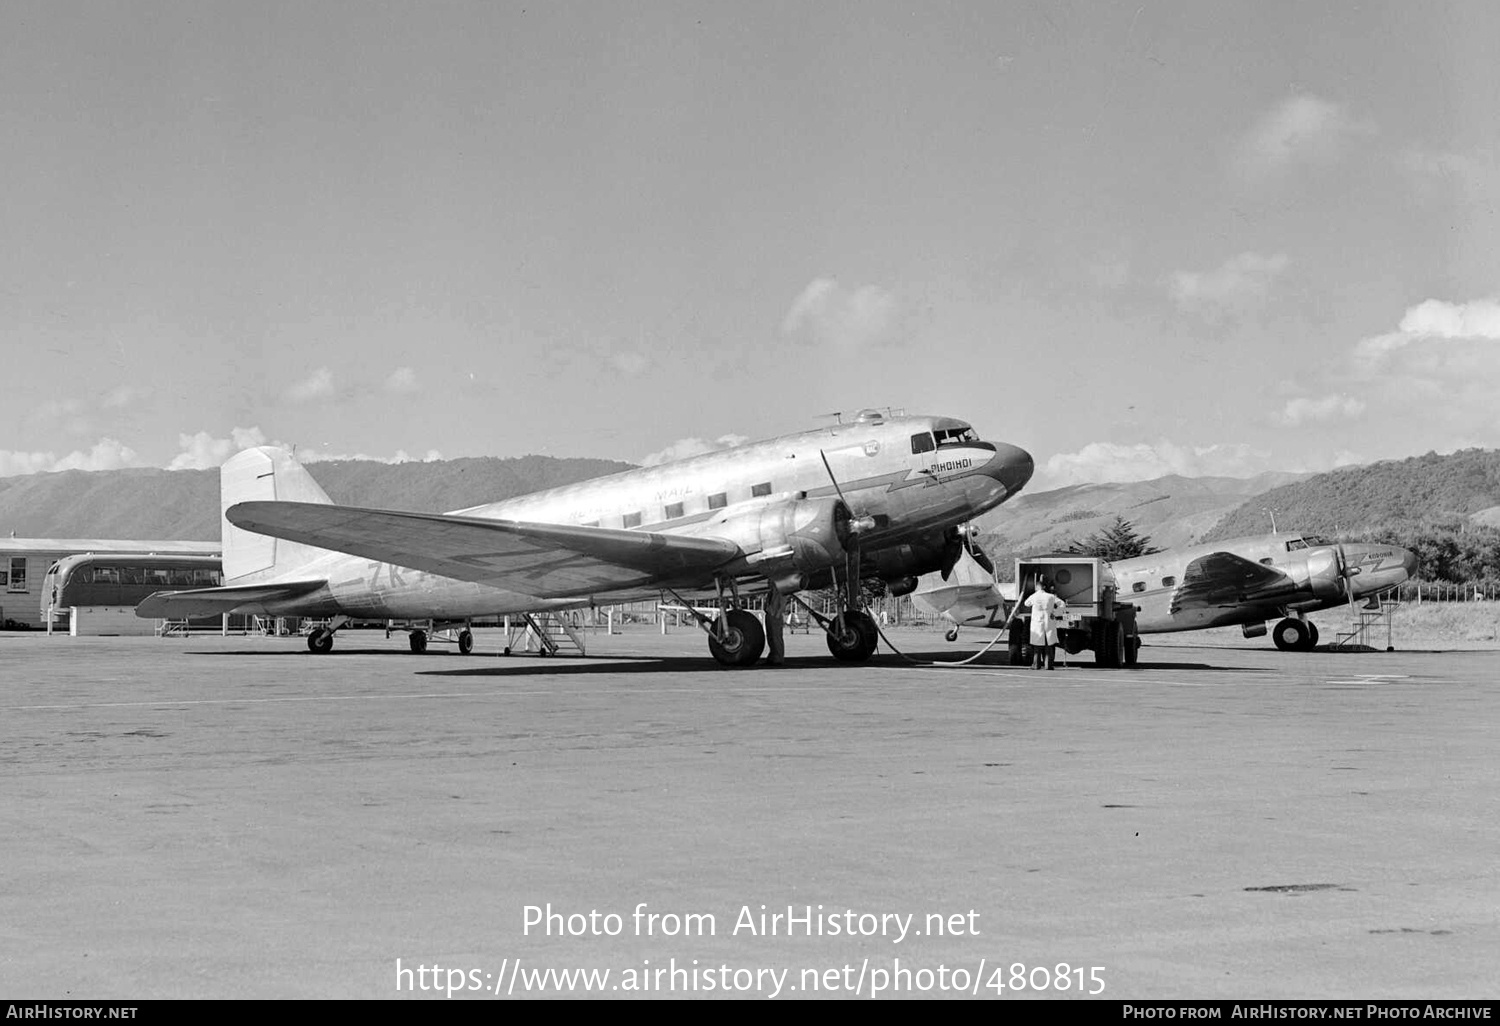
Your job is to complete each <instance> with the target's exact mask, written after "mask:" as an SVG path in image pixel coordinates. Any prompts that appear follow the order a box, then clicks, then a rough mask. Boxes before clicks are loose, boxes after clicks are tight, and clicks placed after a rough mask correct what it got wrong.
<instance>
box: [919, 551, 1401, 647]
mask: <svg viewBox="0 0 1500 1026" xmlns="http://www.w3.org/2000/svg"><path fill="white" fill-rule="evenodd" d="M1416 565H1417V558H1416V556H1415V555H1413V554H1412V553H1410V552H1408V551H1407V550H1406V549H1403V548H1398V547H1397V546H1394V545H1375V544H1369V543H1363V542H1361V543H1352V542H1351V543H1348V544H1344V543H1337V542H1332V541H1329V540H1328V539H1326V538H1320V537H1317V536H1315V535H1302V534H1296V533H1293V532H1285V531H1283V532H1279V533H1276V534H1266V535H1257V536H1254V537H1248V538H1234V539H1230V540H1228V541H1221V542H1209V543H1207V544H1203V545H1192V546H1187V547H1185V548H1181V549H1175V550H1169V551H1166V552H1158V553H1154V554H1152V555H1149V556H1137V557H1135V558H1133V559H1121V560H1116V561H1115V562H1113V563H1111V564H1109V567H1110V570H1111V571H1112V572H1113V574H1114V578H1115V582H1116V586H1117V589H1118V601H1120V602H1130V603H1133V604H1134V605H1135V606H1136V607H1137V609H1138V612H1137V613H1136V629H1137V630H1138V631H1139V633H1141V634H1164V633H1168V632H1172V631H1196V630H1203V629H1205V628H1208V627H1229V626H1235V625H1239V626H1240V628H1241V631H1242V633H1243V634H1244V635H1245V637H1247V638H1255V637H1260V636H1262V635H1264V634H1265V633H1266V621H1267V620H1269V619H1271V618H1273V617H1281V620H1280V621H1279V622H1278V623H1277V624H1276V626H1275V627H1274V628H1273V629H1272V630H1271V640H1272V641H1273V642H1274V643H1275V644H1276V647H1277V648H1279V649H1282V650H1283V651H1292V650H1302V651H1305V650H1308V649H1311V648H1312V647H1313V646H1314V645H1316V644H1317V643H1318V628H1317V625H1316V624H1314V623H1313V622H1312V621H1311V620H1309V619H1307V614H1308V613H1312V612H1317V611H1318V610H1324V609H1331V608H1333V607H1335V606H1340V605H1345V604H1348V605H1353V604H1355V603H1357V602H1359V601H1361V600H1363V599H1369V598H1372V597H1374V596H1375V595H1376V594H1378V593H1380V592H1382V591H1385V590H1386V589H1388V588H1393V587H1395V586H1396V585H1398V584H1401V583H1402V582H1403V581H1405V580H1406V579H1407V578H1408V577H1410V576H1411V574H1412V571H1413V570H1415V569H1416ZM1005 587H1007V586H1001V585H997V584H995V583H994V581H993V577H990V576H988V572H987V571H984V570H982V569H981V568H980V567H979V565H978V564H976V563H973V562H972V561H971V557H969V556H968V555H967V554H964V557H963V561H962V562H961V563H960V564H959V565H958V566H957V567H956V568H955V570H954V571H953V572H952V573H951V574H950V579H949V580H943V579H940V578H939V577H937V576H935V575H932V576H926V577H924V578H923V579H922V581H921V582H920V584H919V585H918V588H917V589H916V594H915V595H914V598H916V599H917V600H918V601H920V602H921V603H923V604H924V605H926V606H927V607H928V608H930V609H934V610H935V611H936V612H938V613H940V614H941V615H942V616H943V617H944V618H945V619H948V620H950V621H951V622H952V623H953V624H954V626H955V627H958V626H970V625H972V626H980V627H992V628H1001V627H1003V626H1005V624H1006V622H1007V617H1008V609H1009V604H1010V603H1011V602H1013V601H1014V600H1015V598H1016V596H1015V595H1014V594H1005V593H1004V591H1003V589H1004V588H1005ZM1008 588H1009V589H1013V588H1014V586H1013V585H1011V586H1008ZM953 635H954V632H953V631H950V632H949V637H950V638H951V637H953Z"/></svg>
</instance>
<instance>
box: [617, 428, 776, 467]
mask: <svg viewBox="0 0 1500 1026" xmlns="http://www.w3.org/2000/svg"><path fill="white" fill-rule="evenodd" d="M748 441H750V438H749V436H747V435H720V436H719V437H718V438H715V439H714V440H713V441H706V440H705V439H702V438H679V439H678V440H677V441H675V442H673V443H672V444H671V445H669V446H667V447H666V448H665V449H658V450H657V451H656V452H652V453H647V454H646V455H645V456H642V457H641V458H640V460H639V462H640V465H641V466H643V467H655V466H659V465H660V464H663V463H671V462H673V461H674V460H685V459H687V458H688V457H689V456H701V455H703V454H704V453H706V452H718V451H719V450H720V449H731V448H733V447H734V446H736V445H744V444H745V443H746V442H748Z"/></svg>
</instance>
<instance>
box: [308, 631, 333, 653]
mask: <svg viewBox="0 0 1500 1026" xmlns="http://www.w3.org/2000/svg"><path fill="white" fill-rule="evenodd" d="M307 648H308V651H310V652H312V653H313V654H314V655H327V654H328V653H329V652H332V651H333V631H331V630H329V629H328V628H327V627H319V628H317V629H316V630H314V631H313V632H312V633H311V634H309V635H308V636H307Z"/></svg>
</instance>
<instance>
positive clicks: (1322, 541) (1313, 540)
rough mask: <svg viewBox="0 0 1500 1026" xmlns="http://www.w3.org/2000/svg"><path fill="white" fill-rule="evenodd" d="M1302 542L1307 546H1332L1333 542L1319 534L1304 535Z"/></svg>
mask: <svg viewBox="0 0 1500 1026" xmlns="http://www.w3.org/2000/svg"><path fill="white" fill-rule="evenodd" d="M1302 540H1303V541H1305V542H1307V544H1309V545H1332V544H1333V540H1332V539H1330V538H1325V537H1323V536H1322V535H1321V534H1304V535H1303V536H1302Z"/></svg>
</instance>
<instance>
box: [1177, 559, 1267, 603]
mask: <svg viewBox="0 0 1500 1026" xmlns="http://www.w3.org/2000/svg"><path fill="white" fill-rule="evenodd" d="M1293 588H1295V583H1294V582H1293V581H1292V579H1291V578H1290V577H1289V576H1287V575H1286V574H1285V573H1283V572H1282V571H1280V570H1277V569H1276V568H1275V567H1271V566H1265V565H1263V564H1261V563H1253V562H1251V561H1250V560H1248V559H1245V558H1244V557H1242V556H1236V555H1235V554H1234V553H1232V552H1210V553H1209V554H1208V555H1206V556H1199V557H1198V558H1197V559H1195V560H1193V561H1192V562H1191V563H1189V564H1188V565H1187V569H1186V570H1184V571H1183V574H1182V583H1181V584H1179V585H1178V586H1177V590H1176V591H1174V592H1173V593H1172V612H1174V613H1177V612H1180V611H1181V610H1184V609H1201V608H1205V607H1209V606H1228V605H1237V604H1238V603H1240V602H1244V601H1246V600H1247V599H1250V598H1262V597H1267V596H1269V595H1272V594H1275V593H1277V592H1280V591H1283V590H1291V589H1293Z"/></svg>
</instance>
